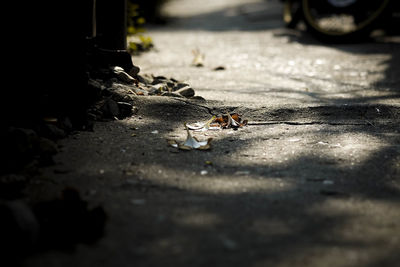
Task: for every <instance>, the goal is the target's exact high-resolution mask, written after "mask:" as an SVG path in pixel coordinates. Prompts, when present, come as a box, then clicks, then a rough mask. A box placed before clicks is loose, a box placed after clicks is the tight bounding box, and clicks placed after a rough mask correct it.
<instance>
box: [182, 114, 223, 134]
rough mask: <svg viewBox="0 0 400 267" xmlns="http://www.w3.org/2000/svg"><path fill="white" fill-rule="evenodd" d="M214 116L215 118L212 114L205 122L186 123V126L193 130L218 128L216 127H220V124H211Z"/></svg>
mask: <svg viewBox="0 0 400 267" xmlns="http://www.w3.org/2000/svg"><path fill="white" fill-rule="evenodd" d="M215 118H216V116H212V118H211V119H209V120H208V121H206V122H196V123H193V124H186V127H187V128H188V129H189V130H194V131H207V130H218V129H220V126H219V125H215V124H214V125H213V124H212V123H213V122H214V120H215Z"/></svg>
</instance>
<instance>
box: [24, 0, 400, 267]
mask: <svg viewBox="0 0 400 267" xmlns="http://www.w3.org/2000/svg"><path fill="white" fill-rule="evenodd" d="M200 2H201V4H200ZM280 8H281V6H280V2H278V1H261V0H229V1H228V0H213V1H210V0H205V1H195V0H186V1H185V0H175V1H170V2H169V3H168V4H167V6H166V7H165V12H166V13H167V14H168V15H169V16H170V17H173V18H174V19H173V21H172V22H171V23H170V24H168V25H166V26H163V27H156V28H150V29H149V31H148V35H150V36H151V37H152V38H153V40H154V43H155V46H156V50H154V51H152V52H149V53H145V54H143V55H141V56H139V57H134V58H133V60H134V63H135V64H137V65H139V66H140V67H141V69H142V70H141V73H153V74H155V75H164V76H167V77H173V78H175V79H177V80H180V81H186V82H187V83H189V84H190V85H191V86H192V87H193V88H194V89H195V91H196V94H197V95H200V96H202V97H204V98H205V99H206V101H191V100H182V99H177V98H170V97H156V96H154V97H138V98H137V100H136V103H135V104H136V106H137V107H138V110H139V112H138V114H136V115H134V116H132V117H130V118H127V119H124V120H120V121H113V122H98V123H97V124H96V125H95V131H94V132H80V133H77V134H75V135H73V136H70V137H68V138H67V139H64V140H62V141H60V145H61V146H62V147H63V148H62V151H61V152H60V153H59V154H58V155H56V157H55V161H56V165H55V166H52V167H49V168H47V169H45V170H44V171H43V174H42V175H40V176H39V177H37V178H36V182H35V183H32V185H30V188H29V192H30V194H31V195H32V196H41V197H42V198H45V197H50V196H51V193H49V192H54V194H56V193H57V192H59V191H58V190H61V189H62V188H63V187H65V186H74V187H76V188H79V190H80V191H81V192H84V196H85V199H87V200H88V201H89V202H90V203H92V204H93V205H102V206H103V207H104V208H105V210H106V213H107V215H108V221H107V225H106V231H105V235H104V237H103V238H102V239H100V240H99V241H98V242H97V243H95V244H93V245H91V246H88V245H78V246H77V247H76V250H75V251H73V252H68V253H66V252H63V251H48V252H43V253H39V254H37V255H34V256H32V257H29V258H28V259H26V260H25V261H24V263H23V264H24V266H32V267H33V266H75V267H78V266H110V267H111V266H112V267H114V266H118V267H119V266H124V267H125V266H126V267H128V266H252V267H258V266H318V267H319V266H335V267H336V266H343V267H344V266H368V267H372V266H398V264H399V262H400V256H399V255H400V254H399V251H400V78H399V77H400V71H399V70H400V60H399V58H400V43H399V42H396V39H395V38H394V39H393V38H392V39H382V40H381V41H377V42H373V43H365V44H350V45H336V46H330V45H323V44H320V43H318V42H317V41H315V40H314V39H312V37H310V36H308V35H307V34H305V33H304V32H301V31H289V30H286V29H284V28H283V24H282V22H281V20H280ZM195 49H198V50H199V51H200V52H201V53H203V54H204V56H205V58H204V66H203V67H199V68H198V67H194V66H191V63H192V60H193V55H192V50H195ZM219 66H222V67H224V70H220V71H215V70H213V69H214V68H216V67H219ZM226 111H232V112H238V113H240V114H241V115H242V117H243V118H244V119H248V120H249V125H248V126H245V127H243V128H240V129H238V130H237V131H234V130H230V129H225V130H217V131H207V132H198V133H194V135H195V136H197V137H198V138H199V139H207V138H210V137H212V138H213V141H212V149H211V150H209V151H197V150H196V151H181V150H177V149H176V148H173V147H169V146H168V145H167V142H166V139H177V140H184V139H185V136H186V132H185V130H184V127H183V123H184V122H196V121H204V120H207V119H209V118H211V116H212V115H217V114H221V113H222V112H226Z"/></svg>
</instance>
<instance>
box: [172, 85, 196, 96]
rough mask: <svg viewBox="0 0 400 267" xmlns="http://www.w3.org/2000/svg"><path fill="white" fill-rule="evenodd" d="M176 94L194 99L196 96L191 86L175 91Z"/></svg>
mask: <svg viewBox="0 0 400 267" xmlns="http://www.w3.org/2000/svg"><path fill="white" fill-rule="evenodd" d="M175 93H178V94H180V95H182V96H184V97H192V96H194V94H195V92H194V90H193V88H191V87H189V86H186V87H183V88H181V89H179V90H177V91H175Z"/></svg>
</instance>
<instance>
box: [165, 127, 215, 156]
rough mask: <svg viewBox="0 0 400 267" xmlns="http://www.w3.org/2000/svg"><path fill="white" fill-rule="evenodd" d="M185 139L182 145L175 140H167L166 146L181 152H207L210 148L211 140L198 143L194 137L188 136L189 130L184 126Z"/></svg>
mask: <svg viewBox="0 0 400 267" xmlns="http://www.w3.org/2000/svg"><path fill="white" fill-rule="evenodd" d="M185 128H186V132H187V137H186V140H185V141H184V142H182V143H178V142H177V141H175V140H168V144H169V145H170V146H172V147H177V148H179V149H182V150H192V149H199V150H208V149H210V148H211V141H212V138H208V139H207V140H206V141H199V140H198V139H197V138H196V137H193V136H192V135H191V134H190V131H189V128H188V127H187V126H186V124H185Z"/></svg>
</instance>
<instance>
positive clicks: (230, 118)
mask: <svg viewBox="0 0 400 267" xmlns="http://www.w3.org/2000/svg"><path fill="white" fill-rule="evenodd" d="M241 120H242V119H241V118H240V115H239V114H237V113H232V114H229V113H226V114H225V115H222V116H221V117H217V118H216V119H215V122H217V123H219V125H220V126H221V127H222V128H224V129H226V128H233V129H237V128H239V127H243V126H246V125H247V120H244V121H243V122H241Z"/></svg>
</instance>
